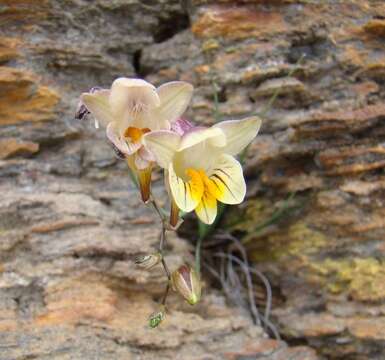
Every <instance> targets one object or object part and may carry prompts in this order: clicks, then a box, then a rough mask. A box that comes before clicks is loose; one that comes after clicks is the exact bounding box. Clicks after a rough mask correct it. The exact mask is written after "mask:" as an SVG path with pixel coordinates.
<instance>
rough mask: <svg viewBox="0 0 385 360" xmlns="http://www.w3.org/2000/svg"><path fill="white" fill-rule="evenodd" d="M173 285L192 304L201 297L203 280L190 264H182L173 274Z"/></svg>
mask: <svg viewBox="0 0 385 360" xmlns="http://www.w3.org/2000/svg"><path fill="white" fill-rule="evenodd" d="M171 283H172V287H173V289H174V290H175V291H177V292H179V294H181V295H182V296H183V297H184V298H185V299H186V300H187V302H188V303H189V304H190V305H195V304H196V303H197V302H198V301H199V300H200V298H201V288H202V286H201V282H200V279H199V276H198V275H197V273H196V272H195V270H194V269H192V268H191V267H190V266H188V265H182V266H180V267H179V269H178V270H175V271H174V272H173V273H172V275H171Z"/></svg>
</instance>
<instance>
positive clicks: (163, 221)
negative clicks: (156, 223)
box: [149, 194, 171, 305]
mask: <svg viewBox="0 0 385 360" xmlns="http://www.w3.org/2000/svg"><path fill="white" fill-rule="evenodd" d="M149 203H150V204H151V205H152V207H153V209H154V210H155V212H156V213H157V215H158V216H159V219H160V222H161V224H162V229H161V232H160V240H159V248H158V249H159V253H160V256H161V258H162V261H161V262H162V266H163V270H164V272H165V274H166V276H167V285H166V290H165V292H164V295H163V298H162V305H166V300H167V296H168V293H169V291H170V281H171V273H170V269H169V268H168V266H167V263H166V260H165V259H164V253H163V250H164V245H165V243H166V223H167V217H166V216H165V215H164V214H163V213H162V210H161V208H160V206H159V205H158V203H157V202H156V200H155V198H154V197H153V195H152V194H151V196H150V200H149Z"/></svg>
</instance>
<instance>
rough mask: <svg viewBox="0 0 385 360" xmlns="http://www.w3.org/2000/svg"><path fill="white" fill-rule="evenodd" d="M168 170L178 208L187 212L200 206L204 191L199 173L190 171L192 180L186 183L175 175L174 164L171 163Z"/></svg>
mask: <svg viewBox="0 0 385 360" xmlns="http://www.w3.org/2000/svg"><path fill="white" fill-rule="evenodd" d="M168 170H169V171H168V181H169V185H170V190H171V194H172V197H173V199H174V201H175V203H176V204H177V206H178V208H179V209H181V210H183V211H185V212H189V211H192V210H194V209H195V208H196V207H197V206H198V204H199V202H200V200H201V198H202V195H203V190H204V186H203V181H202V179H201V177H200V175H199V173H198V172H197V171H194V170H192V171H190V172H189V175H190V177H191V180H190V181H188V182H185V181H183V179H181V178H180V177H178V176H177V175H176V174H175V171H174V167H173V165H172V163H170V165H169V168H168Z"/></svg>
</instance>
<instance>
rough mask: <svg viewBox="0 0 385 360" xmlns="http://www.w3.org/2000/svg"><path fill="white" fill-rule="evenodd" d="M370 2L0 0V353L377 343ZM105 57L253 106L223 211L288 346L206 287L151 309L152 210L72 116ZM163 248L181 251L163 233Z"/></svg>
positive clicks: (384, 183)
mask: <svg viewBox="0 0 385 360" xmlns="http://www.w3.org/2000/svg"><path fill="white" fill-rule="evenodd" d="M384 18H385V5H384V3H383V1H353V0H352V1H346V2H339V1H333V0H330V1H322V2H321V1H320V2H317V1H291V0H281V1H279V0H276V1H262V0H259V1H258V0H249V1H247V0H245V1H237V2H234V1H229V0H222V1H211V0H190V1H182V2H179V1H176V0H175V1H174V0H168V1H167V0H157V1H148V2H147V1H146V2H144V1H143V2H141V1H136V0H95V1H87V0H61V1H59V0H40V1H36V0H12V1H10V0H0V26H1V32H0V129H1V131H0V191H1V194H2V196H1V199H2V200H1V202H0V271H1V274H0V339H1V344H2V345H1V351H0V359H1V360H2V359H4V360H10V359H28V358H36V359H108V358H113V359H131V358H132V359H153V358H156V359H169V358H173V357H176V358H180V359H224V358H225V359H244V358H256V357H258V358H260V359H266V360H273V359H274V360H286V359H293V360H314V359H317V358H332V359H373V360H376V359H383V358H384V356H385V351H384V341H385V336H384V334H385V307H384V306H385V305H384V304H385V287H384V284H385V267H384V254H385V243H384V235H385V230H384V229H385V221H384V215H385V214H384V201H385V197H384V189H385V176H384V171H383V170H384V166H385V157H384V153H385V148H384V145H383V144H384V139H385V125H384V124H385V123H384V119H385V106H384V105H383V100H384V96H385V92H384V79H385V52H384V42H383V37H384V29H385V24H384V20H383V19H384ZM120 75H125V76H141V77H145V78H146V79H148V80H150V81H152V82H154V83H161V82H164V81H169V80H175V79H181V80H187V81H190V82H192V83H193V84H194V85H195V87H196V90H195V95H194V100H193V103H192V106H191V107H190V109H189V111H188V113H187V116H188V117H190V118H191V119H192V120H194V121H195V122H199V123H202V124H209V123H213V122H214V121H215V119H214V108H215V105H214V102H213V87H215V88H217V89H218V98H219V104H218V109H219V112H220V114H221V117H222V118H224V119H227V118H233V117H240V116H243V115H248V114H251V113H255V112H263V113H264V116H263V117H264V124H263V128H262V131H261V134H260V136H259V137H258V138H257V139H256V141H255V142H254V143H253V144H252V146H251V148H250V149H249V153H248V160H247V164H246V172H247V174H248V177H249V184H250V186H249V197H248V200H247V202H246V203H245V204H244V205H242V206H241V207H240V208H238V209H237V210H236V211H234V209H229V211H228V212H227V213H226V215H227V216H226V217H225V220H224V221H225V224H226V223H228V224H229V225H228V226H229V229H230V230H232V231H236V233H237V234H240V239H241V240H243V242H244V243H245V245H247V247H248V250H249V253H250V255H251V257H252V258H253V260H254V261H255V264H256V266H257V267H258V268H259V269H261V270H263V271H264V272H265V274H266V275H267V276H268V277H269V279H270V280H271V282H272V284H273V287H274V294H275V297H276V300H277V301H276V303H277V305H276V306H275V308H274V316H275V318H274V321H275V322H276V323H277V324H279V330H280V332H281V334H282V335H283V336H284V337H285V339H286V340H288V341H289V342H291V341H292V342H293V344H296V346H293V347H288V346H287V345H286V344H285V343H283V342H277V341H275V340H270V339H267V338H266V337H265V336H264V334H263V332H262V330H261V329H260V328H259V327H257V326H253V325H252V324H251V321H250V319H249V318H248V317H247V315H246V314H245V313H243V312H242V311H241V310H239V309H235V308H231V307H229V306H228V305H226V303H225V301H224V299H223V297H222V296H221V295H220V293H218V292H216V291H215V290H210V289H208V288H207V287H206V289H205V295H204V300H203V302H202V304H200V305H199V306H197V307H196V308H191V307H189V306H187V305H184V304H183V303H182V302H181V301H180V299H179V298H177V297H176V296H172V297H171V299H170V305H169V308H170V314H169V316H168V317H167V319H166V321H165V323H164V325H162V327H161V328H160V329H158V330H155V331H154V330H150V329H148V328H147V325H146V320H147V316H148V314H149V313H151V312H152V311H154V310H156V301H157V300H158V299H159V297H161V294H162V291H163V284H164V278H163V275H162V274H161V272H160V271H158V270H159V269H156V270H152V271H150V272H148V271H142V270H138V269H136V268H135V267H134V264H133V261H132V259H133V257H134V256H135V255H136V254H138V253H140V252H146V251H151V250H153V249H154V247H155V246H156V244H157V242H158V228H159V226H158V224H157V221H156V218H155V217H154V216H153V215H152V213H151V211H150V209H147V208H145V207H143V206H142V205H141V204H140V200H139V197H138V195H137V193H136V191H135V190H134V189H133V188H132V187H131V185H130V182H129V179H128V177H127V171H126V166H125V164H124V162H120V161H119V160H117V159H116V158H115V157H114V154H113V152H112V151H111V148H110V147H109V145H108V144H107V143H106V141H105V136H104V134H103V132H102V131H96V130H95V129H93V126H92V124H88V123H80V122H78V121H75V120H74V119H73V114H74V110H75V108H76V104H77V98H78V96H79V94H80V93H81V92H82V91H85V90H88V89H89V88H90V87H92V86H95V85H100V86H108V85H109V84H110V83H111V81H112V80H113V79H114V78H115V77H117V76H120ZM276 89H281V92H280V95H279V96H278V98H277V100H276V102H275V103H274V106H273V107H272V108H270V109H268V111H265V109H266V105H267V103H268V102H269V99H270V97H271V96H272V94H274V93H275V91H276ZM161 185H162V180H161V179H160V178H159V179H158V181H156V182H155V191H156V192H157V193H161V190H160V188H161ZM290 194H291V195H290ZM293 194H294V195H293ZM282 208H284V210H282ZM280 209H281V210H280ZM240 210H241V211H242V217H241V220H242V221H241V222H238V223H237V225H233V222H232V221H231V219H232V218H233V217H234V216H236V217H237V218H238V220H239V211H240ZM277 214H278V216H277ZM262 225H263V226H262ZM168 250H169V254H170V255H169V257H170V262H172V263H173V264H175V266H177V265H178V264H180V263H181V262H182V261H184V260H191V255H190V253H191V247H190V245H189V244H188V243H187V242H186V241H184V240H182V239H180V238H177V237H176V236H170V240H169V247H168ZM298 344H300V345H301V346H298ZM302 345H311V346H312V347H313V349H316V350H317V352H318V354H319V355H316V352H315V350H313V349H311V348H309V347H307V346H302Z"/></svg>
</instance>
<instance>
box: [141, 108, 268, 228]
mask: <svg viewBox="0 0 385 360" xmlns="http://www.w3.org/2000/svg"><path fill="white" fill-rule="evenodd" d="M260 126H261V120H260V119H259V118H258V117H255V116H253V117H249V118H246V119H243V120H230V121H224V122H221V123H218V124H216V125H214V126H212V127H210V128H200V127H198V128H193V129H191V130H189V131H187V132H186V133H185V134H183V135H180V134H178V133H176V132H172V131H166V130H163V131H154V132H151V133H148V134H146V135H144V137H143V141H144V144H145V146H146V148H147V149H148V150H150V151H151V152H152V154H153V155H154V157H155V158H156V160H157V162H158V164H159V165H160V166H161V167H163V168H164V169H166V170H167V175H166V176H167V182H168V185H169V188H170V192H171V195H172V199H173V206H172V209H173V211H175V208H179V209H180V210H183V211H185V212H190V211H192V210H195V212H196V214H197V216H198V217H199V218H200V220H201V221H203V222H204V223H206V224H212V223H213V222H214V220H215V217H216V215H217V202H218V201H220V202H222V203H224V204H239V203H241V202H242V201H243V199H244V197H245V194H246V184H245V180H244V177H243V171H242V166H241V164H240V163H239V162H238V161H237V160H236V159H235V158H234V156H235V155H237V154H239V153H240V152H241V151H242V150H243V149H245V148H246V146H247V145H248V144H249V143H250V142H251V141H252V140H253V139H254V137H255V136H256V135H257V133H258V130H259V128H260ZM175 218H176V217H175V214H172V215H171V219H172V221H171V222H174V220H175ZM173 219H174V220H173Z"/></svg>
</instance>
